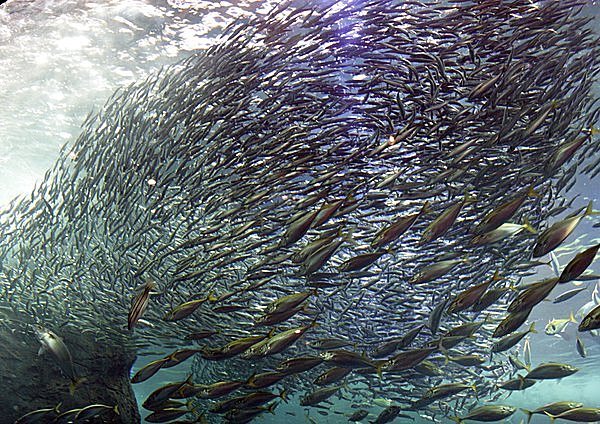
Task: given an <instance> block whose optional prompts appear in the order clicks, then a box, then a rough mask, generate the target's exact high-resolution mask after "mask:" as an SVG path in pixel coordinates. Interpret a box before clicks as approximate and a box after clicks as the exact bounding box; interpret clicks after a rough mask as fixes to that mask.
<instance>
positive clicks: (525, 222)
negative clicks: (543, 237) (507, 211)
mask: <svg viewBox="0 0 600 424" xmlns="http://www.w3.org/2000/svg"><path fill="white" fill-rule="evenodd" d="M523 228H525V230H527V231H529V232H530V233H531V234H537V230H536V229H535V228H533V227H532V226H531V224H530V223H529V220H528V219H527V217H524V218H523Z"/></svg>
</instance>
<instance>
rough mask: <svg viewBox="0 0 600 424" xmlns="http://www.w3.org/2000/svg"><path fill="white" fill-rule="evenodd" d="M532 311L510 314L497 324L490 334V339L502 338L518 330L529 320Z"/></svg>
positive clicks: (526, 310)
mask: <svg viewBox="0 0 600 424" xmlns="http://www.w3.org/2000/svg"><path fill="white" fill-rule="evenodd" d="M532 309H533V308H526V309H523V310H521V311H519V312H510V313H509V314H508V315H506V317H504V319H503V320H502V321H500V324H498V326H497V327H496V329H495V330H494V332H493V333H492V337H496V338H497V337H504V336H506V335H508V334H510V333H512V332H513V331H515V330H516V329H518V328H519V327H520V326H521V325H522V324H523V323H524V322H525V321H526V320H527V318H529V314H531V310H532Z"/></svg>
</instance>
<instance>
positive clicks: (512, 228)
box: [471, 219, 537, 246]
mask: <svg viewBox="0 0 600 424" xmlns="http://www.w3.org/2000/svg"><path fill="white" fill-rule="evenodd" d="M522 230H526V231H528V232H529V233H531V234H537V231H536V230H535V229H534V228H533V227H532V226H531V224H529V221H527V219H525V220H524V222H523V224H513V223H510V222H507V223H504V224H502V225H501V226H499V227H498V228H496V229H495V230H492V231H488V232H487V233H482V234H479V235H477V236H475V237H473V239H471V244H472V245H473V246H484V245H487V244H493V243H498V242H499V241H502V240H504V239H506V238H509V237H513V236H514V235H516V234H518V233H519V232H521V231H522Z"/></svg>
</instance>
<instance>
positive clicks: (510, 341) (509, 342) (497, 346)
mask: <svg viewBox="0 0 600 424" xmlns="http://www.w3.org/2000/svg"><path fill="white" fill-rule="evenodd" d="M529 333H537V331H536V330H535V322H532V323H531V325H530V326H529V329H527V331H522V332H518V333H513V334H509V335H508V336H504V337H503V338H501V339H500V340H498V341H496V342H494V344H493V345H492V349H491V351H492V353H498V352H504V351H506V350H508V349H511V348H512V347H513V346H515V345H516V344H517V343H519V342H520V341H521V340H522V339H523V337H525V336H526V335H528V334H529Z"/></svg>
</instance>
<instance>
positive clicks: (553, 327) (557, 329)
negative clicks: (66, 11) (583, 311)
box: [544, 312, 577, 336]
mask: <svg viewBox="0 0 600 424" xmlns="http://www.w3.org/2000/svg"><path fill="white" fill-rule="evenodd" d="M570 322H574V323H577V320H576V319H575V317H574V316H573V312H571V314H570V315H569V318H564V319H563V318H561V319H553V320H551V321H550V322H548V324H546V327H545V328H544V331H545V333H546V334H548V335H549V336H552V335H554V334H560V333H562V332H563V331H565V328H567V325H568V324H569V323H570Z"/></svg>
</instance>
